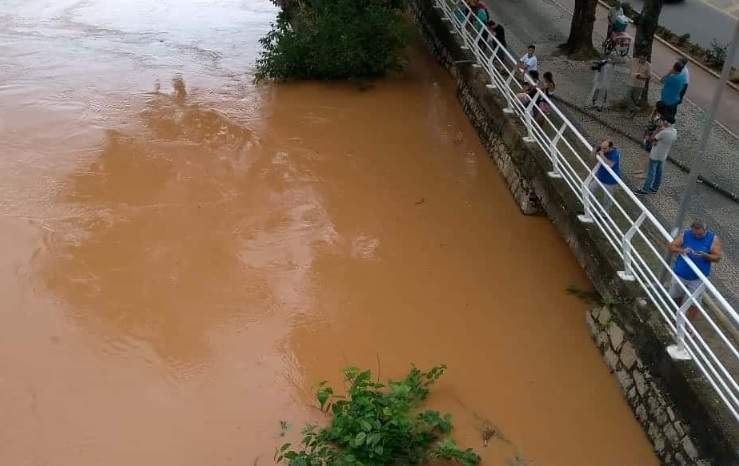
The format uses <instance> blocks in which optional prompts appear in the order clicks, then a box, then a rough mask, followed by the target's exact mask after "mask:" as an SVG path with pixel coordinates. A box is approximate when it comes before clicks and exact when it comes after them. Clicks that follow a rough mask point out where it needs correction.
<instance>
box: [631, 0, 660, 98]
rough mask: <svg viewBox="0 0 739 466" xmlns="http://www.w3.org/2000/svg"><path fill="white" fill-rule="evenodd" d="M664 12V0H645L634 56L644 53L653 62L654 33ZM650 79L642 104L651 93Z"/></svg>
mask: <svg viewBox="0 0 739 466" xmlns="http://www.w3.org/2000/svg"><path fill="white" fill-rule="evenodd" d="M661 12H662V0H644V6H643V7H642V9H641V13H639V17H638V18H637V25H636V38H635V39H634V56H635V57H638V56H640V55H643V56H645V57H647V60H649V62H650V63H651V62H652V43H653V42H654V33H655V32H657V26H658V24H659V15H660V13H661ZM649 81H650V80H647V83H646V85H645V87H644V92H643V93H642V100H641V104H642V105H645V104H646V103H647V95H648V94H649Z"/></svg>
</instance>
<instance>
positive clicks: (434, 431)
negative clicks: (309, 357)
mask: <svg viewBox="0 0 739 466" xmlns="http://www.w3.org/2000/svg"><path fill="white" fill-rule="evenodd" d="M445 369H446V366H437V367H434V368H432V369H431V370H429V371H428V372H422V371H420V370H418V369H416V368H415V367H413V368H412V369H411V371H410V372H409V373H408V375H407V376H406V377H405V378H404V379H403V380H400V381H390V382H388V384H387V386H385V385H383V384H380V383H377V382H373V381H372V374H371V373H370V371H360V370H359V369H356V368H348V369H345V370H344V376H345V378H346V381H347V382H348V383H349V389H348V391H347V394H346V396H336V395H334V391H333V389H332V388H331V387H328V386H327V385H326V384H325V382H323V383H321V385H320V386H319V389H318V391H317V393H316V398H317V399H318V403H319V405H320V406H321V409H322V410H324V411H326V412H330V413H331V414H332V416H333V417H332V419H331V424H330V425H329V426H328V427H326V428H323V429H320V430H318V429H317V427H316V426H314V425H308V426H306V427H305V428H304V429H303V431H302V434H303V441H302V444H303V448H302V449H301V450H299V451H294V450H292V449H291V445H290V444H289V443H287V444H284V445H282V447H280V448H279V449H278V450H277V452H276V453H275V460H276V461H277V462H282V461H285V462H286V463H287V464H288V465H289V466H313V465H316V466H344V465H347V466H348V465H366V466H380V465H403V464H420V463H424V462H426V461H429V460H432V459H436V458H440V459H447V460H454V461H456V462H458V463H460V464H461V465H463V466H473V465H476V464H478V463H479V462H480V457H479V456H478V455H477V453H475V452H474V451H472V450H471V449H466V450H462V449H460V448H459V447H458V446H457V445H456V443H455V442H454V440H452V439H451V437H449V436H448V434H449V433H450V432H451V430H452V420H451V416H450V415H448V414H446V415H441V414H440V413H439V412H438V411H433V410H425V411H420V412H419V411H417V408H418V406H419V405H420V404H421V403H422V402H423V401H424V400H425V399H426V397H427V396H428V394H429V387H430V386H431V385H432V384H433V383H434V382H435V381H436V380H437V379H438V378H439V377H441V375H442V374H443V373H444V370H445Z"/></svg>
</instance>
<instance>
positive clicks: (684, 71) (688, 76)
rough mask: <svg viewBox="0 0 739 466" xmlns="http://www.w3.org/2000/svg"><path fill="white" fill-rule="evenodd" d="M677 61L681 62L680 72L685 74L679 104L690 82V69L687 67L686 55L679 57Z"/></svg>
mask: <svg viewBox="0 0 739 466" xmlns="http://www.w3.org/2000/svg"><path fill="white" fill-rule="evenodd" d="M677 61H678V62H680V63H682V65H683V70H682V71H681V72H680V73H681V74H682V75H683V76H685V85H684V86H683V90H682V91H680V102H678V105H680V104H681V103H683V98H684V97H685V93H686V92H688V85H689V84H690V70H689V69H688V59H687V58H686V57H680V58H678V59H677Z"/></svg>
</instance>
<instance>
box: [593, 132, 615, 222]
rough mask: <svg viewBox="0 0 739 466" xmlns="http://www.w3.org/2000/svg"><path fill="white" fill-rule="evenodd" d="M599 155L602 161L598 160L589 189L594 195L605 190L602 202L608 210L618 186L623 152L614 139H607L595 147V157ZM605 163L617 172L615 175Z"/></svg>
mask: <svg viewBox="0 0 739 466" xmlns="http://www.w3.org/2000/svg"><path fill="white" fill-rule="evenodd" d="M598 156H600V157H601V159H602V161H598V163H597V165H596V168H595V173H594V175H593V179H592V180H591V181H590V184H588V189H589V190H590V192H591V193H593V196H596V195H597V193H598V192H599V191H601V190H603V191H604V192H603V198H602V199H601V201H600V202H601V205H602V206H603V209H604V210H606V211H608V210H609V209H610V208H611V206H612V205H613V200H612V196H613V190H614V189H615V188H616V186H618V178H619V177H620V176H621V152H620V151H619V150H618V148H616V147H615V146H614V145H613V141H611V140H610V139H605V140H603V141H602V142H601V143H600V144H599V145H597V146H595V147H593V157H595V158H596V160H597V158H598ZM605 165H607V166H608V167H609V168H610V169H611V170H612V171H613V173H615V175H616V176H615V177H614V176H613V175H611V174H610V173H609V172H608V170H606V168H605ZM608 194H610V196H609V195H608Z"/></svg>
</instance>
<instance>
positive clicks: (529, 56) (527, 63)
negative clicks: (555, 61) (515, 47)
mask: <svg viewBox="0 0 739 466" xmlns="http://www.w3.org/2000/svg"><path fill="white" fill-rule="evenodd" d="M535 51H536V47H534V46H533V45H529V48H528V51H527V52H526V53H525V54H524V56H522V57H521V58H520V59H519V60H518V71H520V72H521V75H523V76H526V75H527V74H528V72H529V71H537V72H538V71H539V60H538V59H537V58H536V55H534V52H535ZM524 79H525V78H524Z"/></svg>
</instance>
